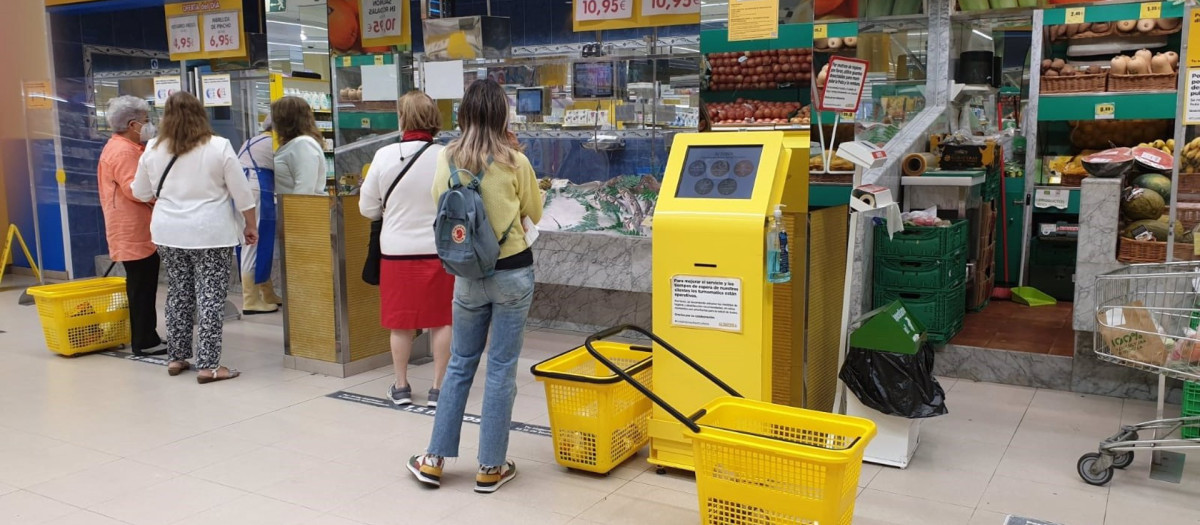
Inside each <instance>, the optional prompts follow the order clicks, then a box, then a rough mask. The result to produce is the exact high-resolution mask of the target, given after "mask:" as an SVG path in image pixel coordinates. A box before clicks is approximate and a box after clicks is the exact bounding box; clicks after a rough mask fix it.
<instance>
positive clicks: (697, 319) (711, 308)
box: [671, 275, 742, 332]
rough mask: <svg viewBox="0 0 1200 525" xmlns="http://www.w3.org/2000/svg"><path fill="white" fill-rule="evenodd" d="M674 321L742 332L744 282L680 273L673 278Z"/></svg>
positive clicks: (672, 310)
mask: <svg viewBox="0 0 1200 525" xmlns="http://www.w3.org/2000/svg"><path fill="white" fill-rule="evenodd" d="M671 324H672V325H674V326H688V327H692V328H708V329H712V330H721V331H726V332H741V331H742V281H741V280H739V279H725V278H720V277H701V276H690V275H677V276H675V277H673V278H671Z"/></svg>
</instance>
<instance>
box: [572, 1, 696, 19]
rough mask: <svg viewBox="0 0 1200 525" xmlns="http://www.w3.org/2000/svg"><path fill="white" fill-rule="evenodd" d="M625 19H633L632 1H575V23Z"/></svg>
mask: <svg viewBox="0 0 1200 525" xmlns="http://www.w3.org/2000/svg"><path fill="white" fill-rule="evenodd" d="M673 1H674V0H672V2H673ZM626 18H633V0H575V20H577V21H581V22H590V21H594V20H622V19H626Z"/></svg>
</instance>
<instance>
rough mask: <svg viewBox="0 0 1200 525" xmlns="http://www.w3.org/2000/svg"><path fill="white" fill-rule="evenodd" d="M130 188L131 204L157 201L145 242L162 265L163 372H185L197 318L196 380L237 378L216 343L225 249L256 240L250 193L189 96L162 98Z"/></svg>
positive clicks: (229, 253)
mask: <svg viewBox="0 0 1200 525" xmlns="http://www.w3.org/2000/svg"><path fill="white" fill-rule="evenodd" d="M132 189H133V195H134V197H137V198H138V199H139V200H142V201H144V202H150V201H155V200H156V199H157V200H156V203H155V205H154V212H153V214H152V215H151V218H150V237H151V239H152V240H153V241H154V244H156V245H158V253H159V254H161V255H162V260H163V263H165V266H166V268H167V278H168V280H167V352H168V354H169V355H170V359H171V361H170V363H169V364H168V365H167V373H169V374H170V375H172V376H175V375H179V374H180V373H181V372H183V371H184V370H187V369H189V368H191V364H190V363H188V361H187V360H188V359H191V358H192V356H193V347H192V327H193V320H194V319H199V325H200V327H199V330H198V332H197V335H198V339H199V340H198V341H197V343H196V346H195V349H194V350H195V354H196V357H197V360H196V367H197V368H198V369H199V373H198V375H197V377H196V379H197V381H199V382H200V383H211V382H213V381H221V380H224V379H233V378H235V377H237V376H238V375H239V374H238V372H237V371H236V370H233V369H230V368H228V367H225V366H221V338H222V330H223V327H224V322H225V299H226V297H228V295H229V270H230V267H231V266H230V262H231V261H232V260H233V247H234V246H237V245H239V244H242V243H243V241H244V242H245V244H254V243H256V242H258V227H257V226H256V223H255V219H254V205H255V203H254V195H253V194H252V193H251V191H250V183H249V182H248V181H247V180H246V175H245V174H244V173H243V172H242V165H241V163H240V162H238V159H237V154H235V153H234V152H233V146H232V145H231V144H230V143H229V141H228V140H226V139H224V138H221V137H218V136H216V135H215V134H213V130H212V126H211V125H210V124H209V122H208V112H207V111H206V110H205V109H204V106H203V105H201V104H200V101H199V100H198V99H197V98H196V97H195V96H194V95H192V94H191V93H188V92H186V91H181V92H179V93H175V94H174V95H171V97H170V98H168V99H167V104H166V109H165V111H164V113H163V118H162V131H161V133H159V136H158V137H157V138H155V139H152V140H151V141H150V142H149V143H148V144H146V151H145V153H143V154H142V157H141V159H139V160H138V169H137V173H136V174H135V175H134V177H133V184H132ZM235 210H236V211H235ZM239 212H240V213H241V215H242V221H244V222H239V220H238V217H237V214H238V213H239ZM242 225H244V227H243V226H242ZM239 229H240V230H241V231H239ZM197 309H199V312H198V315H197Z"/></svg>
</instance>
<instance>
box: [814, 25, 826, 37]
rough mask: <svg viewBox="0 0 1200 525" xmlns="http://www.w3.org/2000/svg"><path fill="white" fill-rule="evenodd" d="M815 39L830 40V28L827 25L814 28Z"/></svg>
mask: <svg viewBox="0 0 1200 525" xmlns="http://www.w3.org/2000/svg"><path fill="white" fill-rule="evenodd" d="M813 38H829V26H828V25H826V24H817V25H815V26H813Z"/></svg>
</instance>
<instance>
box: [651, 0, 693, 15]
mask: <svg viewBox="0 0 1200 525" xmlns="http://www.w3.org/2000/svg"><path fill="white" fill-rule="evenodd" d="M699 13H700V0H642V16H656V15H685V14H699Z"/></svg>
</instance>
